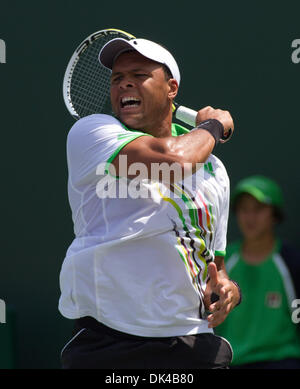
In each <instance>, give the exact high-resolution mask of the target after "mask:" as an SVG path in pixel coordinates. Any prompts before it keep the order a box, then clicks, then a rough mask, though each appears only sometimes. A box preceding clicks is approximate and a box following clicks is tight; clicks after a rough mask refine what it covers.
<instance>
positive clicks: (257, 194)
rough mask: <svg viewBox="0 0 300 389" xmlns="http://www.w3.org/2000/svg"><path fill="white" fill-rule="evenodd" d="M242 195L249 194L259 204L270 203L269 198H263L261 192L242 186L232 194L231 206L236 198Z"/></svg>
mask: <svg viewBox="0 0 300 389" xmlns="http://www.w3.org/2000/svg"><path fill="white" fill-rule="evenodd" d="M243 193H247V194H250V195H251V196H253V197H254V198H255V199H256V200H257V201H259V202H260V203H264V204H271V203H272V200H271V199H269V197H267V196H265V194H264V193H263V192H262V191H260V190H259V189H257V188H255V187H253V186H244V187H243V188H240V189H237V190H236V191H235V192H234V193H233V194H232V199H231V201H232V204H234V203H235V201H236V199H237V197H238V196H239V195H241V194H243Z"/></svg>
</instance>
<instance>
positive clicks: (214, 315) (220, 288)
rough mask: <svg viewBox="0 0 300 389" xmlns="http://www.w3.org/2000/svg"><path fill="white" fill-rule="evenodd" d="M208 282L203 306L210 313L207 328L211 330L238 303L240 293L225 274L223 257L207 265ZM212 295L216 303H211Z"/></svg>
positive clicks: (218, 257)
mask: <svg viewBox="0 0 300 389" xmlns="http://www.w3.org/2000/svg"><path fill="white" fill-rule="evenodd" d="M208 274H209V281H208V283H207V287H206V290H205V294H204V304H205V307H206V309H207V310H208V311H209V312H210V313H209V315H208V317H207V320H208V322H209V325H208V327H209V328H213V327H216V326H218V325H219V324H221V323H223V321H224V320H225V319H226V317H227V316H228V314H229V312H230V311H231V310H232V309H233V308H234V307H235V306H236V305H238V304H239V303H240V300H241V292H240V289H239V287H238V286H237V284H236V283H234V282H232V281H231V280H230V279H229V277H228V275H227V272H226V268H225V263H224V257H221V256H216V257H215V262H211V263H210V264H209V265H208ZM212 294H215V295H217V296H218V297H219V298H218V300H217V301H215V300H216V299H213V301H211V297H212Z"/></svg>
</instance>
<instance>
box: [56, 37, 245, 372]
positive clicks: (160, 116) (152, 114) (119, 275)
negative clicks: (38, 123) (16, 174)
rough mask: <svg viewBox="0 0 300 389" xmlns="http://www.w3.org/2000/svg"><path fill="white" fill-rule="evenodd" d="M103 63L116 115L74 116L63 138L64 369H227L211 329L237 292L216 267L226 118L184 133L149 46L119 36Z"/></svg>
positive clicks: (201, 115)
mask: <svg viewBox="0 0 300 389" xmlns="http://www.w3.org/2000/svg"><path fill="white" fill-rule="evenodd" d="M99 60H100V62H101V63H102V64H103V65H104V66H105V67H107V68H109V69H111V70H112V74H111V103H112V107H113V111H114V116H109V115H103V114H94V115H90V116H87V117H84V118H82V119H80V120H79V121H77V122H76V123H75V125H74V126H73V127H72V128H71V130H70V132H69V135H68V140H67V157H68V169H69V183H68V192H69V201H70V205H71V209H72V215H73V222H74V231H75V239H74V241H73V242H72V244H71V245H70V247H69V249H68V251H67V254H66V257H65V260H64V262H63V265H62V269H61V274H60V287H61V297H60V301H59V310H60V312H61V313H62V315H63V316H65V317H66V318H69V319H73V320H74V322H75V327H74V334H73V337H72V339H71V340H70V341H69V342H68V343H67V344H66V346H65V347H64V348H63V350H62V353H61V357H62V366H63V368H95V369H101V368H199V369H200V368H227V367H228V365H229V363H230V362H231V359H232V349H231V346H230V344H229V343H228V342H227V341H226V340H225V339H223V338H221V337H219V336H216V335H215V334H214V330H213V328H214V327H216V326H217V325H219V324H220V323H222V322H223V321H224V320H225V318H226V317H227V315H228V314H229V312H230V311H231V310H232V309H233V308H234V307H235V306H236V305H237V304H238V303H239V302H240V297H241V296H240V290H239V287H238V285H237V284H236V283H235V282H234V281H231V280H229V279H228V276H227V273H226V271H225V267H224V262H223V258H224V255H225V250H226V233H227V220H228V212H229V179H228V175H227V173H226V170H225V167H224V165H223V164H222V162H221V161H220V160H219V159H218V158H217V157H216V156H214V155H213V154H212V151H213V150H214V148H215V146H216V144H217V143H218V142H219V140H220V138H221V137H222V136H224V135H225V136H226V135H227V133H228V132H229V130H230V129H232V130H233V129H234V124H233V120H232V117H231V115H230V113H229V112H228V111H223V110H220V109H214V108H212V107H205V108H203V109H201V110H200V111H199V112H198V115H197V127H196V128H195V129H194V130H192V131H191V132H189V131H188V130H187V129H185V128H184V127H181V126H179V125H177V124H174V123H172V102H173V100H174V98H175V97H176V95H177V92H178V87H179V84H180V72H179V69H178V66H177V63H176V61H175V59H174V57H173V56H172V55H171V54H170V52H169V51H167V50H166V49H165V48H163V47H161V46H160V45H158V44H156V43H154V42H151V41H148V40H144V39H133V40H130V41H126V40H123V39H121V38H117V39H114V40H112V41H110V42H108V43H107V44H106V45H105V46H104V47H103V49H102V50H101V52H100V55H99ZM173 166H175V169H174V170H172V169H170V167H173ZM103 167H104V168H103ZM157 169H159V172H158V170H157ZM164 169H167V171H169V172H170V174H169V175H168V174H164V173H165V172H164ZM141 171H143V174H141ZM179 173H181V174H179ZM154 176H155V177H154ZM103 182H105V183H106V184H105V185H102V184H103ZM133 184H134V188H135V191H133V190H132V186H133ZM101 185H102V186H101ZM99 187H100V188H102V190H100V189H99ZM116 187H117V190H110V189H112V188H116ZM105 188H106V189H105ZM107 188H108V189H107ZM141 188H142V189H143V190H141ZM124 189H127V191H125V192H124ZM124 193H126V196H124ZM141 194H143V195H141ZM212 296H215V297H216V298H215V299H213V298H211V297H212Z"/></svg>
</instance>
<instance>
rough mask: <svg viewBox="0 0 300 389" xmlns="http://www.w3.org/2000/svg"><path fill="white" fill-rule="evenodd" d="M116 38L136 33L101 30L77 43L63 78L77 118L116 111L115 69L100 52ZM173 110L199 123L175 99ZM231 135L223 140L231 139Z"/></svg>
mask: <svg viewBox="0 0 300 389" xmlns="http://www.w3.org/2000/svg"><path fill="white" fill-rule="evenodd" d="M114 38H123V39H127V40H130V39H134V38H135V36H133V35H131V34H129V33H127V32H125V31H122V30H118V29H114V28H108V29H105V30H100V31H97V32H95V33H93V34H91V35H90V36H88V37H87V38H86V39H85V40H84V41H83V42H82V43H81V44H80V45H79V46H78V47H77V49H76V50H75V52H74V54H73V55H72V57H71V59H70V61H69V63H68V66H67V68H66V71H65V75H64V80H63V97H64V102H65V105H66V107H67V109H68V110H69V112H70V114H71V115H72V116H73V117H74V118H75V119H76V120H78V119H80V118H82V117H84V116H88V115H91V114H94V113H103V114H108V115H113V112H112V107H111V103H110V76H111V71H110V69H107V68H106V67H105V66H103V65H102V64H101V63H100V62H99V60H98V56H99V52H100V50H101V49H102V47H103V46H104V45H105V44H106V43H107V42H108V41H110V40H111V39H114ZM173 114H174V116H175V117H176V119H178V120H180V121H182V122H184V123H185V124H187V125H189V126H191V127H193V128H194V127H195V126H196V116H197V112H196V111H194V110H192V109H190V108H187V107H184V106H182V105H179V104H177V103H174V104H173ZM230 136H231V135H230ZM230 136H228V137H227V138H226V139H223V140H221V141H222V142H224V141H227V140H228V139H229V138H230Z"/></svg>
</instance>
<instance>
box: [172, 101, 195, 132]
mask: <svg viewBox="0 0 300 389" xmlns="http://www.w3.org/2000/svg"><path fill="white" fill-rule="evenodd" d="M196 116H197V112H196V111H194V110H193V109H190V108H187V107H184V106H183V105H178V106H177V107H176V111H175V117H176V119H178V120H180V121H181V122H183V123H185V124H188V125H189V126H192V127H193V128H194V127H196Z"/></svg>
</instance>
